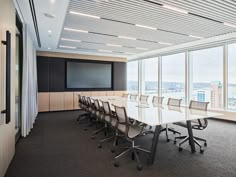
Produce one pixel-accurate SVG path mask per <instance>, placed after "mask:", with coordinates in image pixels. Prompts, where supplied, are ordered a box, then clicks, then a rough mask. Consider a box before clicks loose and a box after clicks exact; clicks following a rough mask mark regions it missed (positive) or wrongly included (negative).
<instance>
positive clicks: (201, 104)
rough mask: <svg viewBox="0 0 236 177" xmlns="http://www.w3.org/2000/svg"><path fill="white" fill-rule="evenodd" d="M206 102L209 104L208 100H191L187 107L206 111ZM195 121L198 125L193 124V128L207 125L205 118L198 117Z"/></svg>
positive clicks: (202, 127)
mask: <svg viewBox="0 0 236 177" xmlns="http://www.w3.org/2000/svg"><path fill="white" fill-rule="evenodd" d="M208 104H209V102H202V101H194V100H191V101H190V103H189V108H190V109H197V110H202V111H207V107H208ZM193 122H194V121H193ZM195 123H196V122H195ZM197 123H198V125H193V128H195V129H200V130H203V129H205V128H206V127H207V125H208V121H207V119H198V120H197Z"/></svg>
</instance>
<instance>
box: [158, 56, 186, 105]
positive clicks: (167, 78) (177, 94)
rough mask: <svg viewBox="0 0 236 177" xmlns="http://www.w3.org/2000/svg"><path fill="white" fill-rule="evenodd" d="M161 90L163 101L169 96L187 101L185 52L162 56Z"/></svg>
mask: <svg viewBox="0 0 236 177" xmlns="http://www.w3.org/2000/svg"><path fill="white" fill-rule="evenodd" d="M161 63H162V83H161V92H162V96H164V100H163V102H167V100H168V98H169V97H171V98H179V99H183V101H182V103H184V101H185V53H179V54H173V55H167V56H163V57H162V61H161Z"/></svg>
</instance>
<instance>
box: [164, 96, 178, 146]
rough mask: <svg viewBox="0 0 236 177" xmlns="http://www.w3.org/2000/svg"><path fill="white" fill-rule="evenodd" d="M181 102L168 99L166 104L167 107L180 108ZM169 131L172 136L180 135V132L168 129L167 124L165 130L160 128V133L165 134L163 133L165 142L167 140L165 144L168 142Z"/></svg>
mask: <svg viewBox="0 0 236 177" xmlns="http://www.w3.org/2000/svg"><path fill="white" fill-rule="evenodd" d="M181 101H182V99H175V98H169V99H168V102H167V105H169V106H176V107H180V104H181ZM169 131H170V132H173V133H174V134H176V133H177V134H179V135H181V133H180V132H178V131H176V130H174V129H173V128H169V127H168V124H166V127H165V128H162V129H161V131H160V132H165V133H166V138H167V139H166V140H167V142H169V141H170V139H169V135H168V132H169Z"/></svg>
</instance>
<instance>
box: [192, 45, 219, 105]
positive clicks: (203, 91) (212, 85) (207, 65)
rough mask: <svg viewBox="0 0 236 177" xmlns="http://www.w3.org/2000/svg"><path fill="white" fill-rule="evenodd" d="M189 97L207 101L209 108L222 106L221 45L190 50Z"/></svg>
mask: <svg viewBox="0 0 236 177" xmlns="http://www.w3.org/2000/svg"><path fill="white" fill-rule="evenodd" d="M190 59H191V62H192V66H191V67H190V69H191V70H190V71H191V75H190V76H192V78H191V80H192V83H191V85H192V90H191V98H190V99H193V100H197V101H208V102H210V103H209V108H216V109H222V108H223V47H216V48H210V49H204V50H198V51H192V52H190Z"/></svg>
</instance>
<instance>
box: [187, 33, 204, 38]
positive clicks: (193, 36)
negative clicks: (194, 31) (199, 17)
mask: <svg viewBox="0 0 236 177" xmlns="http://www.w3.org/2000/svg"><path fill="white" fill-rule="evenodd" d="M188 36H189V37H192V38H196V39H203V38H204V37H201V36H195V35H191V34H190V35H188Z"/></svg>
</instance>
